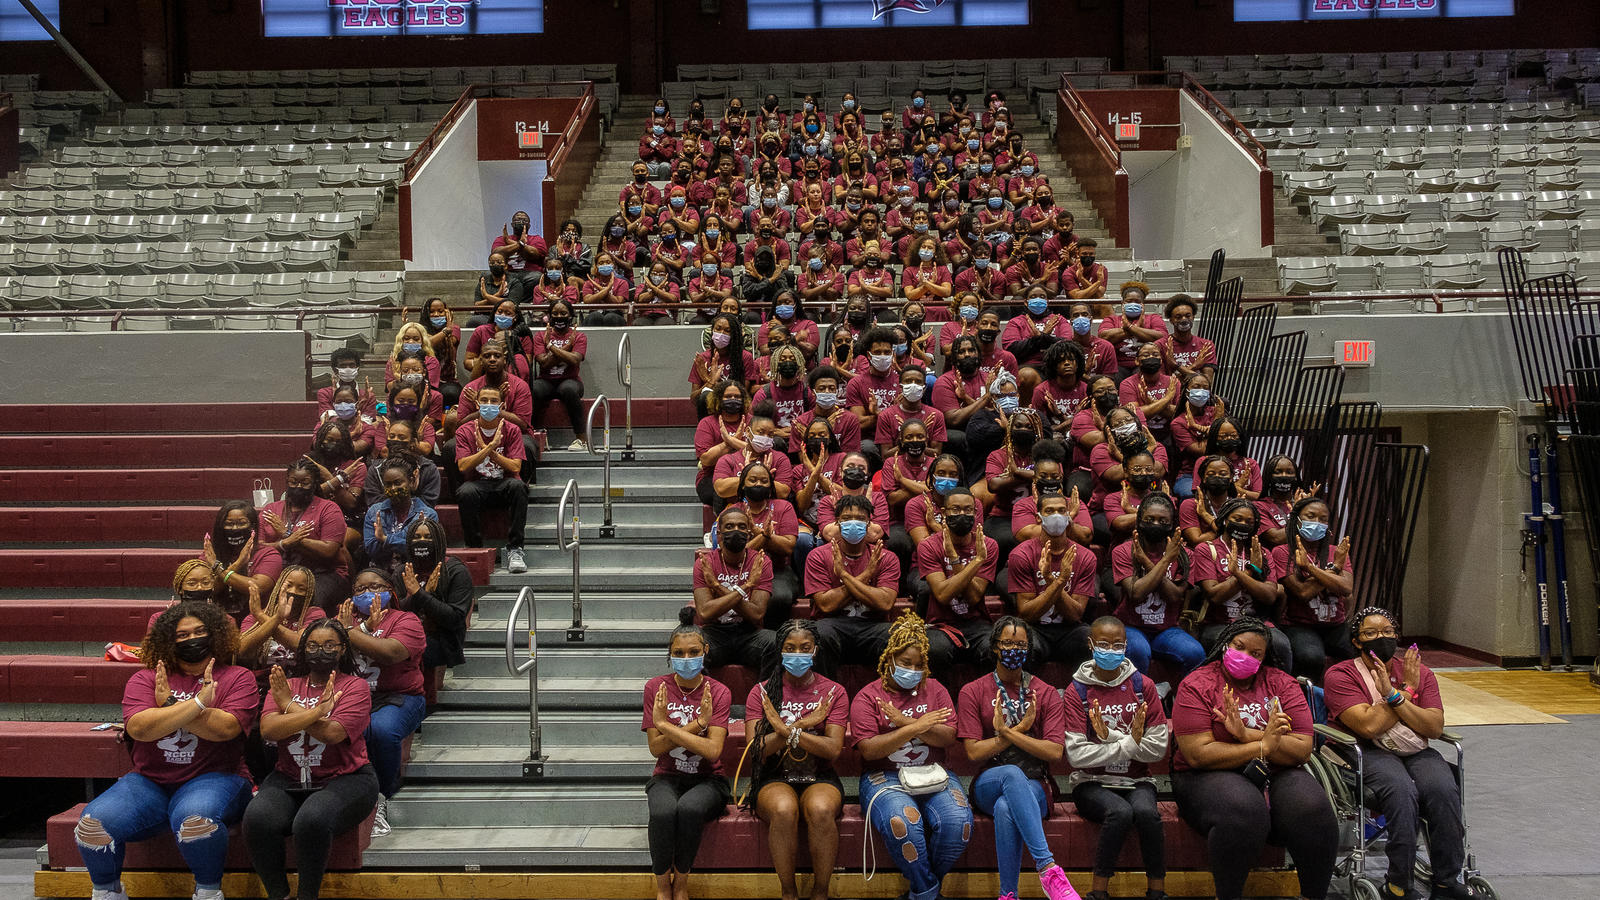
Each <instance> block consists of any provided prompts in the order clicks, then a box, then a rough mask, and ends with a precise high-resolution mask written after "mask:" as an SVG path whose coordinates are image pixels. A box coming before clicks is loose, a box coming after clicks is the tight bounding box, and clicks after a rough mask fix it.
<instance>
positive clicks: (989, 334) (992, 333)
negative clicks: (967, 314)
mask: <svg viewBox="0 0 1600 900" xmlns="http://www.w3.org/2000/svg"><path fill="white" fill-rule="evenodd" d="M999 336H1000V329H998V328H984V329H982V330H980V331H979V332H978V340H980V341H982V342H983V343H985V344H992V343H994V339H995V338H997V337H999Z"/></svg>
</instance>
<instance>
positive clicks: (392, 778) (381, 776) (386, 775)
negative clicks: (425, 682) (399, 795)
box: [367, 694, 428, 797]
mask: <svg viewBox="0 0 1600 900" xmlns="http://www.w3.org/2000/svg"><path fill="white" fill-rule="evenodd" d="M400 696H401V698H402V702H401V703H400V705H399V706H393V705H390V706H380V707H378V708H377V709H374V710H373V711H372V720H371V721H369V722H368V723H367V757H368V758H369V759H371V760H372V768H373V770H374V771H376V772H377V773H378V790H379V791H381V792H383V796H385V797H393V796H394V792H395V791H398V790H400V751H401V746H402V745H403V744H404V743H405V740H406V738H408V737H410V736H411V735H412V733H413V732H415V731H416V730H417V727H418V726H419V725H421V724H422V717H423V716H424V715H425V714H427V711H428V708H427V707H428V704H427V702H426V701H425V700H424V699H423V698H422V695H421V694H401V695H400Z"/></svg>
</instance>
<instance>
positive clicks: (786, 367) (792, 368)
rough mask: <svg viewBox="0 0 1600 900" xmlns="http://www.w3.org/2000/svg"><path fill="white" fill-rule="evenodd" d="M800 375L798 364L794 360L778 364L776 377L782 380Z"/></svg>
mask: <svg viewBox="0 0 1600 900" xmlns="http://www.w3.org/2000/svg"><path fill="white" fill-rule="evenodd" d="M798 374H800V364H799V363H797V362H795V361H794V360H792V359H790V360H784V361H783V362H781V363H778V375H779V376H780V377H782V378H793V377H794V376H796V375H798Z"/></svg>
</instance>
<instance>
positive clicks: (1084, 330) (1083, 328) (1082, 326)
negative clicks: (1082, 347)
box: [1072, 316, 1094, 334]
mask: <svg viewBox="0 0 1600 900" xmlns="http://www.w3.org/2000/svg"><path fill="white" fill-rule="evenodd" d="M1093 324H1094V320H1093V319H1091V318H1089V317H1088V316H1075V317H1074V318H1073V320H1072V330H1073V332H1074V333H1076V334H1088V333H1089V327H1090V326H1091V325H1093Z"/></svg>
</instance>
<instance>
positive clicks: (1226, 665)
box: [1222, 647, 1261, 681]
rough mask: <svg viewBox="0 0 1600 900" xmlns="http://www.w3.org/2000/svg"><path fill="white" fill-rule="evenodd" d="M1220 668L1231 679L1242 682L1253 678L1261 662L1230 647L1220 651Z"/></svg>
mask: <svg viewBox="0 0 1600 900" xmlns="http://www.w3.org/2000/svg"><path fill="white" fill-rule="evenodd" d="M1222 668H1223V669H1224V670H1226V671H1227V673H1228V674H1229V675H1231V676H1232V677H1234V678H1236V679H1238V680H1240V681H1243V680H1245V679H1246V678H1251V677H1254V675H1255V674H1256V672H1258V671H1260V669H1261V660H1259V659H1256V658H1255V657H1254V656H1251V655H1250V654H1248V653H1246V652H1244V651H1243V650H1235V649H1233V648H1232V647H1229V648H1227V649H1226V650H1223V651H1222Z"/></svg>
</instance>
